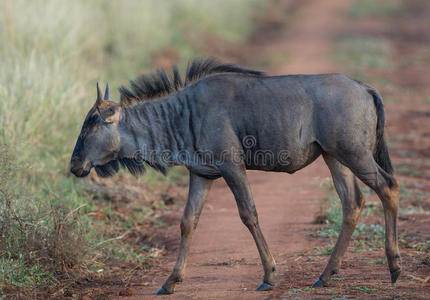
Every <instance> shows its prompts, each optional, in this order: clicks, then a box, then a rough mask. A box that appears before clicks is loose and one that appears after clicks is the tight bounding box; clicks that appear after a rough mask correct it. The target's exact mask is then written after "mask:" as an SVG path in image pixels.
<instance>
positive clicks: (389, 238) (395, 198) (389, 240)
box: [348, 153, 401, 283]
mask: <svg viewBox="0 0 430 300" xmlns="http://www.w3.org/2000/svg"><path fill="white" fill-rule="evenodd" d="M348 166H349V167H350V169H351V170H352V171H353V172H354V174H355V175H356V176H357V177H358V178H360V180H361V181H363V182H364V183H365V184H366V185H368V186H369V187H370V188H371V189H373V190H374V191H375V192H376V194H377V195H378V196H379V199H381V202H382V206H383V208H384V215H385V254H386V256H387V261H388V267H389V269H390V275H391V282H392V283H395V282H396V280H397V278H398V277H399V275H400V271H401V267H400V252H399V247H398V240H397V215H398V210H399V185H398V183H397V181H396V179H395V178H394V177H393V176H392V175H391V174H388V173H387V172H385V171H384V170H383V169H382V168H381V167H380V166H379V165H378V164H377V163H376V162H375V160H374V158H373V156H372V154H371V153H368V155H367V156H362V157H359V158H356V159H355V160H352V161H349V162H348Z"/></svg>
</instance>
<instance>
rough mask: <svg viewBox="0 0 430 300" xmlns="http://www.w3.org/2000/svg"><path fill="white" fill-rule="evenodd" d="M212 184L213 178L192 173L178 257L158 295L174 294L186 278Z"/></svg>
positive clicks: (182, 221)
mask: <svg viewBox="0 0 430 300" xmlns="http://www.w3.org/2000/svg"><path fill="white" fill-rule="evenodd" d="M211 185H212V180H210V179H206V178H203V177H200V176H198V175H196V174H193V173H190V186H189V192H188V201H187V204H186V206H185V209H184V213H183V215H182V220H181V244H180V246H179V253H178V259H177V260H176V264H175V266H174V268H173V271H172V273H171V274H170V276H169V277H168V278H167V280H166V282H165V283H164V284H163V286H162V287H161V288H160V289H158V291H157V292H156V294H157V295H163V294H172V293H173V292H174V291H175V284H176V283H177V282H181V281H182V280H183V278H184V274H185V264H186V260H187V253H188V250H189V248H190V243H191V238H192V236H193V233H194V230H195V229H196V227H197V223H198V221H199V217H200V213H201V211H202V209H203V205H204V203H205V202H206V196H207V193H208V191H209V189H210V187H211Z"/></svg>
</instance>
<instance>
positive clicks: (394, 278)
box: [390, 269, 402, 284]
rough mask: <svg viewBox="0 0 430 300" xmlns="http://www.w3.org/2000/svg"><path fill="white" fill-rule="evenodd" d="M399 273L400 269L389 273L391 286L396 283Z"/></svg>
mask: <svg viewBox="0 0 430 300" xmlns="http://www.w3.org/2000/svg"><path fill="white" fill-rule="evenodd" d="M401 271H402V270H401V269H398V270H396V271H392V272H390V277H391V283H392V284H394V283H396V281H397V278H399V276H400V273H401Z"/></svg>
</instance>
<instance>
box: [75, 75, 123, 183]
mask: <svg viewBox="0 0 430 300" xmlns="http://www.w3.org/2000/svg"><path fill="white" fill-rule="evenodd" d="M120 116H121V106H120V105H119V104H117V103H115V102H112V101H110V100H109V86H108V85H106V90H105V94H104V97H103V99H102V95H101V91H100V88H99V85H98V83H97V100H96V103H95V104H94V106H93V107H92V108H91V109H90V111H89V112H88V114H87V116H86V118H85V121H84V124H83V125H82V129H81V133H80V135H79V137H78V140H77V141H76V145H75V149H74V150H73V154H72V159H71V163H70V171H71V172H72V173H73V174H75V175H76V176H78V177H84V176H87V175H88V174H89V173H90V171H91V168H92V167H94V168H95V169H96V171H97V174H98V175H100V176H102V177H106V176H109V175H113V174H114V173H116V172H117V171H118V168H119V165H118V160H117V155H118V151H119V148H120V140H121V138H120V131H119V126H118V125H119V121H120Z"/></svg>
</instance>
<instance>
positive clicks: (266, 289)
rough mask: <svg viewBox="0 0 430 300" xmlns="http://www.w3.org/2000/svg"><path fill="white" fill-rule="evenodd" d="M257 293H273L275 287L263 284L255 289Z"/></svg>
mask: <svg viewBox="0 0 430 300" xmlns="http://www.w3.org/2000/svg"><path fill="white" fill-rule="evenodd" d="M255 290H256V291H259V292H261V291H271V290H273V285H272V284H270V283H267V282H263V283H262V284H260V285H259V286H257V288H256V289H255Z"/></svg>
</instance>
